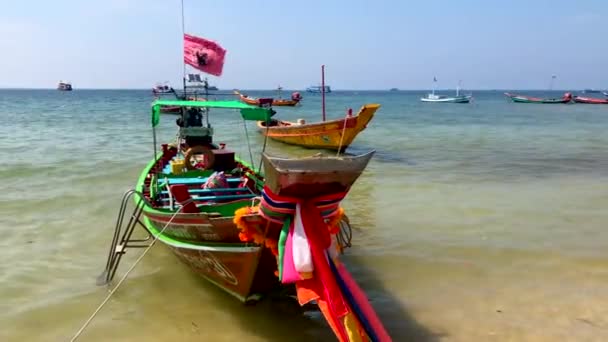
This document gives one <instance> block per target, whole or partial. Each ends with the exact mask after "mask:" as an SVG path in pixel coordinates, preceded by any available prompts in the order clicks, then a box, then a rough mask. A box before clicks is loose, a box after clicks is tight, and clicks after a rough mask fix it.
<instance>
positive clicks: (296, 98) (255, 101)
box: [234, 90, 302, 107]
mask: <svg viewBox="0 0 608 342" xmlns="http://www.w3.org/2000/svg"><path fill="white" fill-rule="evenodd" d="M234 94H235V95H237V96H238V97H239V99H240V100H241V101H243V102H245V103H246V104H250V105H252V106H259V105H260V99H259V98H255V97H250V96H247V95H243V94H241V93H240V92H239V91H237V90H235V91H234ZM300 101H302V95H300V93H298V92H297V91H296V92H294V93H293V94H291V99H273V100H272V105H273V106H289V107H293V106H295V105H297V104H298V103H300Z"/></svg>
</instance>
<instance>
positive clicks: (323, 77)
mask: <svg viewBox="0 0 608 342" xmlns="http://www.w3.org/2000/svg"><path fill="white" fill-rule="evenodd" d="M321 107H322V109H323V121H325V64H324V65H321Z"/></svg>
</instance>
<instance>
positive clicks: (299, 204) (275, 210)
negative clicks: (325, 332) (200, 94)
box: [102, 100, 390, 341]
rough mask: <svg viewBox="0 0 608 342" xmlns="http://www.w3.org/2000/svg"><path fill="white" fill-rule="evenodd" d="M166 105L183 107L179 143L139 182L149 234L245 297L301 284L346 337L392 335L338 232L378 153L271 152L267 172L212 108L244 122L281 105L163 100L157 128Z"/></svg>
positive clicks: (156, 107)
mask: <svg viewBox="0 0 608 342" xmlns="http://www.w3.org/2000/svg"><path fill="white" fill-rule="evenodd" d="M163 106H180V107H182V110H181V112H182V113H183V114H182V118H181V119H182V120H178V122H177V124H178V126H179V128H178V135H177V139H176V141H174V142H173V143H171V144H163V145H162V149H161V151H160V152H159V153H155V158H154V159H153V160H152V161H151V162H150V163H149V164H148V165H147V166H146V167H145V168H144V169H143V171H142V173H141V175H140V177H139V180H138V181H137V187H136V191H137V193H138V194H140V195H141V196H142V198H141V200H140V199H135V203H136V206H137V208H138V210H141V215H142V216H143V220H142V224H143V226H144V228H145V229H146V230H147V232H148V233H149V234H150V235H151V236H152V237H154V238H156V239H157V240H156V241H160V242H161V243H163V244H164V245H166V246H167V247H168V248H169V249H170V250H171V251H172V252H173V253H174V254H175V255H176V257H177V258H178V259H179V260H180V261H181V262H183V263H184V264H185V265H187V266H188V267H189V268H190V269H191V270H192V271H193V272H195V273H196V274H199V275H201V276H202V277H204V278H205V279H207V280H208V281H209V282H211V283H213V284H215V285H217V286H218V287H219V288H221V289H223V290H224V291H226V292H227V293H229V294H231V295H233V296H234V297H236V298H238V299H239V300H241V301H243V302H249V301H255V300H258V299H260V298H261V296H263V295H264V294H266V293H268V292H270V291H272V290H273V289H275V288H276V287H277V286H278V287H283V288H291V289H293V288H294V285H295V287H296V288H297V291H296V292H295V293H296V295H297V298H298V301H299V303H301V304H302V305H303V304H305V303H309V302H311V301H315V302H316V303H318V304H319V308H320V310H321V312H322V313H323V315H324V316H325V317H326V319H327V320H328V322H329V325H330V327H331V328H332V329H333V330H334V332H335V334H336V336H337V337H338V339H339V340H340V341H360V340H367V339H370V340H373V341H389V340H390V337H389V336H388V334H387V333H386V331H385V329H384V327H383V326H382V324H381V322H380V321H379V319H378V317H377V316H376V314H375V312H374V310H373V308H372V307H371V305H370V304H369V301H368V300H367V298H366V296H365V294H364V293H363V291H362V290H361V289H360V288H359V287H358V285H356V282H355V281H354V279H353V278H352V276H351V275H350V274H349V273H348V271H347V270H346V268H345V267H344V265H343V264H342V263H340V262H339V261H338V259H339V255H340V254H341V251H342V250H343V248H344V247H345V245H343V244H342V243H341V240H340V239H339V238H338V237H337V234H338V232H339V231H340V230H341V229H343V224H344V220H345V214H344V210H343V209H342V208H341V207H340V202H341V200H342V199H343V198H344V197H345V196H346V195H347V193H348V191H349V190H350V188H351V186H352V185H353V184H354V182H355V181H356V180H357V178H358V177H359V176H360V175H361V173H362V172H363V171H364V169H365V168H366V166H367V164H368V163H369V161H370V160H371V158H372V156H373V153H374V152H373V151H372V152H369V153H366V154H363V155H359V156H340V157H335V156H332V157H328V156H313V157H308V158H298V159H286V158H278V157H273V156H270V155H268V154H266V153H264V152H263V155H262V160H263V166H264V174H262V173H260V172H259V171H256V169H255V168H254V167H253V165H252V164H249V163H247V162H245V161H243V160H241V159H239V158H237V157H236V156H235V154H234V152H232V151H230V150H229V149H227V148H226V147H225V145H223V144H220V145H219V146H218V145H216V144H215V143H214V142H213V140H212V135H213V129H212V127H211V125H209V124H208V122H209V121H208V120H209V109H211V108H216V109H238V110H240V113H241V116H242V118H243V119H244V120H262V121H268V120H269V119H270V116H271V115H272V109H270V108H265V107H254V106H250V105H247V104H244V103H242V102H238V101H205V102H201V101H166V100H157V101H155V103H154V104H153V106H152V120H151V122H152V127H153V134H154V136H156V133H155V132H156V131H155V127H156V126H157V125H158V124H159V120H160V109H161V107H163ZM136 222H139V220H137V219H136ZM120 235H122V234H120V232H119V233H116V234H115V236H120ZM125 235H128V236H130V234H125ZM125 235H123V236H125ZM296 235H297V236H298V240H296V238H295V236H296ZM302 238H303V239H304V240H302ZM303 241H304V242H303ZM128 246H129V240H127V241H123V242H122V243H118V242H113V246H111V248H110V257H109V261H108V265H109V266H107V267H106V271H105V272H104V274H103V275H102V276H104V280H105V281H110V280H111V278H112V277H113V275H114V273H115V269H116V268H115V266H114V265H113V263H112V262H111V260H112V256H113V255H122V254H123V253H124V252H125V249H126V248H127V247H128ZM349 336H350V337H349ZM353 336H357V337H358V338H354V337H353Z"/></svg>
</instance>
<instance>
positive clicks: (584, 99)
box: [573, 96, 608, 104]
mask: <svg viewBox="0 0 608 342" xmlns="http://www.w3.org/2000/svg"><path fill="white" fill-rule="evenodd" d="M573 100H574V102H576V103H588V104H608V99H598V98H593V97H583V96H574V98H573Z"/></svg>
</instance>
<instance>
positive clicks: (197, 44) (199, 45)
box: [184, 34, 226, 76]
mask: <svg viewBox="0 0 608 342" xmlns="http://www.w3.org/2000/svg"><path fill="white" fill-rule="evenodd" d="M225 56H226V50H224V48H222V47H221V46H220V45H219V44H217V43H216V42H213V41H210V40H207V39H204V38H200V37H196V36H191V35H189V34H184V63H186V64H188V65H191V66H192V67H194V68H196V69H198V70H200V71H203V72H206V73H208V74H211V75H215V76H220V75H221V74H222V69H223V68H224V57H225Z"/></svg>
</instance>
